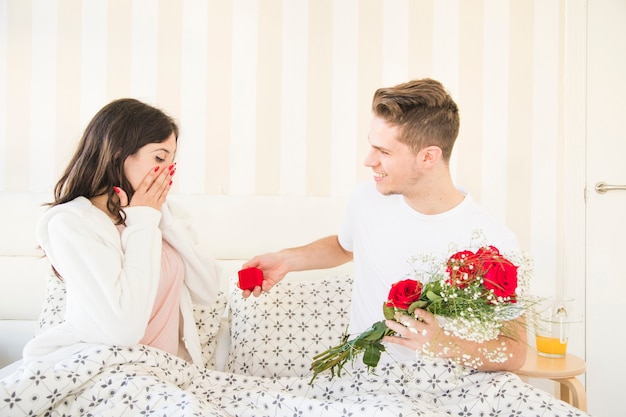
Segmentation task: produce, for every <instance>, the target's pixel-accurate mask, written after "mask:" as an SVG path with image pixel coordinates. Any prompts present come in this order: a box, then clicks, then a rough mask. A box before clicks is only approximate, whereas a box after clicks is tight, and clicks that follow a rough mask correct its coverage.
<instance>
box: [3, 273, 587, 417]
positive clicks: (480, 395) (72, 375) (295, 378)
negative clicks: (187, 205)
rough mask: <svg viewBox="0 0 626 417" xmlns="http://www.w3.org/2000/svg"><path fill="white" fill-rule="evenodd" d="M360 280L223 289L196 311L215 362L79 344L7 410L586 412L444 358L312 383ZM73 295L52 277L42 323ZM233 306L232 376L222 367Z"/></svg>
mask: <svg viewBox="0 0 626 417" xmlns="http://www.w3.org/2000/svg"><path fill="white" fill-rule="evenodd" d="M55 279H56V278H55ZM351 283H352V279H351V278H350V277H349V276H336V277H328V278H324V279H321V280H316V281H311V282H309V281H304V282H293V283H290V282H287V281H285V282H283V283H281V285H277V286H276V287H275V288H274V289H273V291H272V292H270V293H269V294H266V295H265V296H262V297H259V298H249V299H243V298H242V297H241V296H240V294H239V292H238V291H237V290H236V289H235V288H234V287H233V285H234V284H231V288H230V290H229V294H230V300H229V304H228V305H227V303H226V300H227V298H226V297H225V296H224V297H220V299H219V300H218V302H217V303H216V305H214V306H197V308H196V324H197V325H198V329H199V331H200V332H201V334H202V339H203V341H204V342H205V345H204V347H205V350H204V353H205V355H206V356H205V367H198V366H195V365H193V364H190V363H188V362H185V361H184V360H182V359H180V358H178V357H175V356H173V355H170V354H168V353H166V352H163V351H160V350H158V349H155V348H151V347H148V346H144V345H135V346H127V347H121V346H105V345H89V344H84V345H75V346H73V347H72V351H71V352H68V354H67V355H66V356H65V359H64V360H62V361H60V362H56V363H47V362H45V361H43V360H41V361H35V362H31V363H28V364H26V365H22V366H21V367H20V368H18V369H17V370H16V371H15V372H13V373H12V374H11V375H9V376H7V377H5V378H4V379H3V380H1V381H0V415H2V416H50V415H55V416H56V415H58V416H75V415H93V416H96V415H107V416H109V415H110V416H137V415H154V416H242V417H243V416H255V417H261V416H285V417H287V416H289V417H294V416H321V415H323V416H324V417H329V416H356V415H359V416H361V417H369V416H395V417H397V416H435V417H438V416H449V415H455V416H467V417H469V416H507V417H508V416H518V415H519V416H585V415H586V414H584V413H583V412H580V411H578V410H576V409H574V408H573V407H571V406H570V405H568V404H566V403H564V402H562V401H560V400H557V399H556V398H554V397H553V396H552V395H550V394H548V393H546V392H545V391H542V390H540V389H538V388H536V387H533V386H531V385H528V384H526V383H524V382H522V381H521V380H520V378H519V377H517V376H516V375H514V374H512V373H508V372H492V373H487V372H473V371H469V372H468V371H465V370H462V369H459V368H457V367H456V366H455V365H454V364H453V363H452V362H449V361H446V360H441V359H438V360H432V359H425V358H416V360H415V361H410V362H397V363H393V364H386V365H383V366H380V367H379V368H377V369H376V371H375V372H374V373H371V372H368V371H367V369H366V368H364V367H355V368H350V367H349V366H348V367H346V369H345V371H347V372H344V373H342V376H341V377H335V378H332V379H331V378H330V377H329V375H328V374H322V375H319V376H318V377H317V378H316V379H315V382H314V384H312V385H310V384H309V382H310V380H311V374H310V373H309V372H308V370H307V369H308V368H307V366H308V365H309V364H310V360H311V359H310V355H312V354H314V352H316V351H317V350H323V349H326V348H327V347H329V346H330V345H332V344H334V343H336V340H331V339H334V338H335V337H340V335H342V334H343V333H344V332H345V328H346V324H347V320H348V313H347V312H348V311H349V290H350V287H351ZM63 291H64V288H63V285H62V283H60V282H59V281H54V280H52V277H49V281H48V297H47V298H46V302H45V307H44V309H42V315H41V320H40V323H41V327H42V329H43V328H45V327H46V326H51V325H54V324H55V323H58V320H60V319H62V310H63V308H64V307H63V303H62V300H63ZM225 308H226V309H227V311H229V313H228V314H229V316H230V320H229V322H228V326H229V327H230V331H231V332H232V333H233V339H232V340H233V343H231V347H230V354H229V363H228V364H227V367H228V369H229V370H230V371H231V372H222V371H217V370H215V366H214V362H213V360H214V357H215V343H214V341H215V336H216V335H217V332H218V331H219V329H218V328H219V323H220V322H222V323H223V322H224V321H221V320H220V319H221V317H222V314H223V311H224V309H225ZM255 349H256V350H255ZM277 351H280V354H279V355H277V354H276V352H277ZM253 352H254V353H253ZM291 363H293V364H294V365H293V366H287V364H291Z"/></svg>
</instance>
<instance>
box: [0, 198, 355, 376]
mask: <svg viewBox="0 0 626 417" xmlns="http://www.w3.org/2000/svg"><path fill="white" fill-rule="evenodd" d="M170 199H171V200H173V201H175V202H177V203H179V204H183V205H185V206H186V207H187V209H188V210H189V212H190V214H191V215H192V216H193V218H194V224H196V225H197V232H198V238H199V239H200V241H201V242H202V244H203V245H204V246H206V248H207V250H208V251H209V252H210V253H211V254H212V255H213V256H214V257H215V258H216V259H218V261H219V262H220V264H221V265H222V266H223V268H224V271H225V274H224V276H225V280H224V282H222V283H221V285H222V289H224V290H226V289H227V287H228V282H227V281H228V278H229V277H231V276H233V275H234V274H236V271H237V270H238V269H239V268H240V266H241V264H242V263H243V262H244V261H245V260H247V259H249V258H251V257H252V256H254V255H257V254H260V253H264V252H269V251H274V250H279V249H282V248H284V247H290V246H297V245H302V244H306V243H308V242H310V241H312V240H314V239H318V238H320V237H323V236H326V235H330V234H335V233H337V231H338V229H339V227H340V224H341V222H342V220H343V216H344V213H345V208H346V206H345V204H346V202H347V201H346V199H345V198H340V197H260V196H206V195H180V194H177V195H171V196H170ZM49 200H50V195H49V194H45V193H10V192H4V193H0V236H1V239H0V367H2V366H5V365H7V364H8V363H11V362H13V361H15V360H16V359H19V358H20V357H21V350H22V347H23V345H24V343H26V341H28V340H29V339H30V338H31V337H32V336H33V335H34V334H35V331H36V329H37V319H38V316H39V312H40V310H41V306H42V304H43V302H44V298H45V294H46V280H45V278H44V277H45V276H46V274H47V273H48V271H49V265H48V263H47V261H46V259H45V258H44V257H43V253H42V252H41V251H40V250H39V249H38V247H37V242H36V240H35V225H36V222H37V220H38V218H39V216H40V215H41V213H42V212H43V211H44V210H45V207H44V206H42V204H43V203H45V202H47V201H49ZM351 269H352V266H351V265H349V264H348V265H345V266H343V267H339V268H334V269H332V270H329V271H325V272H324V274H330V273H349V272H351ZM316 276H320V273H319V272H316V271H308V272H303V273H297V274H292V276H291V277H290V279H296V280H301V279H303V280H306V279H309V278H311V277H316Z"/></svg>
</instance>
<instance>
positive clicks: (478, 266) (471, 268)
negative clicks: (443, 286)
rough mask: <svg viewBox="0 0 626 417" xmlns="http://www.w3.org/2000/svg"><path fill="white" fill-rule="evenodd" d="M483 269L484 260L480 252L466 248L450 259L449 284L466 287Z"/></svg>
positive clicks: (448, 268)
mask: <svg viewBox="0 0 626 417" xmlns="http://www.w3.org/2000/svg"><path fill="white" fill-rule="evenodd" d="M481 270H482V261H481V260H480V258H479V256H478V254H475V253H474V252H472V251H469V250H464V251H461V252H457V253H455V254H454V255H452V256H451V257H450V259H448V266H447V268H446V272H447V273H448V275H449V276H450V278H449V279H448V280H447V282H448V284H450V285H453V286H455V287H457V288H465V287H467V286H468V285H469V284H471V283H472V282H474V280H475V279H476V277H477V276H478V274H479V273H480V272H481Z"/></svg>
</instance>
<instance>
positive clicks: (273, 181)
mask: <svg viewBox="0 0 626 417" xmlns="http://www.w3.org/2000/svg"><path fill="white" fill-rule="evenodd" d="M567 3H568V2H566V1H565V0H560V1H559V0H541V1H540V0H537V1H531V0H510V1H504V0H462V1H461V0H335V1H333V0H308V1H306V0H283V1H280V0H233V1H228V0H209V1H206V0H186V1H176V0H159V1H157V0H154V1H151V0H135V1H127V0H108V1H107V0H88V1H87V0H84V1H81V0H57V1H51V0H0V191H4V192H11V191H46V190H50V189H51V187H52V185H53V184H54V182H55V181H56V178H57V177H58V175H59V172H60V170H61V169H62V168H63V167H64V164H65V163H66V162H67V160H68V158H69V156H70V154H71V152H72V151H73V148H74V146H75V144H76V142H77V140H78V138H79V136H80V134H81V130H82V128H83V127H84V126H85V124H86V123H87V121H88V120H89V118H90V117H91V116H92V115H93V114H94V113H95V112H96V111H97V110H98V109H99V108H100V107H102V106H103V105H104V104H106V103H107V102H109V101H110V100H112V99H115V98H118V97H123V96H133V97H136V98H139V99H142V100H145V101H147V102H150V103H152V104H155V105H157V106H159V107H161V108H163V109H164V110H166V111H167V112H169V113H170V114H171V115H173V116H174V117H176V118H177V119H178V120H179V121H180V123H181V126H182V134H181V138H180V145H179V155H178V162H179V169H178V173H177V178H176V182H175V192H177V193H185V194H187V193H190V194H198V193H199V194H229V195H236V194H248V195H249V194H253V195H314V196H327V195H339V196H343V195H346V194H347V193H349V192H350V190H351V189H352V187H353V186H354V184H355V183H356V182H358V181H362V180H369V178H370V176H371V175H370V173H369V171H368V170H367V169H365V168H364V167H363V165H362V161H363V157H364V155H365V152H366V150H367V147H368V143H367V130H368V127H369V118H370V114H369V104H370V99H371V96H372V94H373V92H374V90H375V89H376V88H378V87H381V86H388V85H393V84H396V83H399V82H404V81H407V80H409V79H412V78H421V77H432V78H436V79H439V80H441V81H442V82H443V83H444V84H445V85H446V86H447V87H448V89H449V90H450V92H451V93H452V95H453V96H454V97H455V98H456V100H457V102H458V104H459V106H460V108H461V117H462V125H461V133H460V137H459V140H458V143H457V147H456V150H455V153H454V156H453V160H452V169H453V174H454V176H455V179H456V182H457V183H458V185H460V186H462V187H464V188H465V189H467V190H468V191H469V192H470V193H471V194H473V195H474V197H475V198H476V199H477V200H478V201H480V202H482V203H483V205H484V206H485V207H486V208H487V209H488V210H490V211H491V212H492V213H493V214H494V215H495V216H497V217H498V218H500V219H502V220H503V221H505V222H506V223H507V224H508V225H509V226H510V227H511V228H513V229H514V230H515V231H516V232H517V234H518V236H519V238H520V241H521V243H522V245H523V246H524V247H525V248H526V249H527V250H528V251H530V252H531V254H532V255H533V256H534V257H535V267H536V270H537V274H536V280H537V281H538V282H539V288H543V289H548V290H553V289H554V286H555V285H556V284H557V283H558V282H559V281H558V279H557V278H556V277H558V276H560V275H561V274H562V270H561V269H562V267H561V266H560V265H561V264H562V262H563V259H562V255H561V253H562V252H563V248H562V247H561V243H560V240H561V239H562V236H563V232H564V231H563V228H564V225H563V224H562V222H559V219H560V218H562V217H563V215H564V212H565V211H566V210H567V208H566V207H565V204H564V203H563V194H562V191H560V190H563V189H564V188H565V185H566V184H565V181H566V178H567V176H566V175H565V174H564V169H563V166H564V162H563V155H564V152H565V149H564V134H563V132H564V130H565V127H564V119H565V116H564V108H565V105H566V104H565V102H566V100H565V99H564V98H565V94H564V83H565V81H564V67H565V65H564V62H565V61H564V60H565V51H566V47H565V45H566V39H565V35H564V33H565V16H566V12H567V9H566V5H567Z"/></svg>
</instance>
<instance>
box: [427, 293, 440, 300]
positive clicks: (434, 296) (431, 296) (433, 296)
mask: <svg viewBox="0 0 626 417" xmlns="http://www.w3.org/2000/svg"><path fill="white" fill-rule="evenodd" d="M426 298H428V299H429V300H430V301H436V300H439V299H440V298H441V296H440V295H439V294H437V293H435V292H433V291H428V292H427V293H426Z"/></svg>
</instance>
